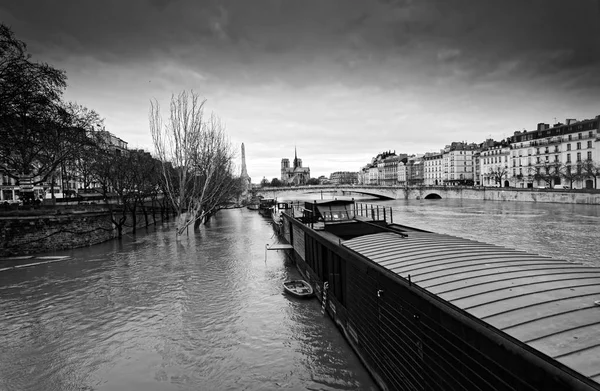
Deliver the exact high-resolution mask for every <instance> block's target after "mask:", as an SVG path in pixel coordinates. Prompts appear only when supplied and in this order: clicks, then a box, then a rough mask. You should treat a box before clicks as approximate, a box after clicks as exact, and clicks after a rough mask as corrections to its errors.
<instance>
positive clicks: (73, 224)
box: [0, 205, 162, 258]
mask: <svg viewBox="0 0 600 391" xmlns="http://www.w3.org/2000/svg"><path fill="white" fill-rule="evenodd" d="M121 219H123V213H122V210H120V209H119V208H113V207H112V206H104V205H85V206H72V207H54V208H40V209H30V210H15V211H10V212H6V213H3V214H2V215H0V257H4V258H6V257H15V256H21V255H28V254H36V253H46V252H52V251H59V250H66V249H72V248H79V247H87V246H91V245H95V244H99V243H102V242H105V241H108V240H111V239H114V238H116V237H118V236H119V229H118V227H117V225H116V224H115V221H117V222H119V221H120V220H121ZM159 221H162V218H161V215H160V213H154V214H152V213H151V212H150V213H148V211H147V213H146V214H143V213H138V214H136V215H135V216H133V215H131V214H129V213H128V214H126V220H125V221H124V222H123V223H122V227H121V231H122V232H121V234H126V233H130V232H133V231H134V230H136V229H139V228H142V227H146V226H149V225H153V224H155V223H156V222H159Z"/></svg>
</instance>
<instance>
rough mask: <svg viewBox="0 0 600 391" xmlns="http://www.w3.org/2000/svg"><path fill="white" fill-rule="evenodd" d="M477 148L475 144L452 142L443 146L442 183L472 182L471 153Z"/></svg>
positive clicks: (464, 183)
mask: <svg viewBox="0 0 600 391" xmlns="http://www.w3.org/2000/svg"><path fill="white" fill-rule="evenodd" d="M478 150H479V147H478V146H477V144H474V143H471V144H467V143H465V142H454V143H452V144H450V145H446V147H445V148H444V155H443V164H444V184H446V185H469V184H471V185H472V184H473V180H474V173H475V170H474V167H473V155H474V153H475V152H476V151H478Z"/></svg>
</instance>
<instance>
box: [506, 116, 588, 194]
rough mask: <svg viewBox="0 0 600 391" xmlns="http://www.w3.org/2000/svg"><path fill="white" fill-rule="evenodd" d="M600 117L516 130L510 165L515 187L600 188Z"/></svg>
mask: <svg viewBox="0 0 600 391" xmlns="http://www.w3.org/2000/svg"><path fill="white" fill-rule="evenodd" d="M599 125H600V116H596V117H595V118H594V119H586V120H582V121H577V120H575V119H567V120H566V121H565V123H560V122H559V123H557V124H554V125H553V126H550V125H549V124H544V123H540V124H538V126H537V129H536V130H533V131H522V132H515V133H514V135H513V136H512V137H511V139H510V142H511V144H510V149H511V155H510V167H511V176H512V182H513V183H514V186H515V187H519V188H527V187H530V188H531V187H555V186H556V185H560V186H567V187H572V188H588V189H593V188H597V186H598V185H597V180H596V179H597V177H598V174H599V172H598V171H599V170H600V167H599V165H600V156H599V155H598V148H599V146H600V132H599Z"/></svg>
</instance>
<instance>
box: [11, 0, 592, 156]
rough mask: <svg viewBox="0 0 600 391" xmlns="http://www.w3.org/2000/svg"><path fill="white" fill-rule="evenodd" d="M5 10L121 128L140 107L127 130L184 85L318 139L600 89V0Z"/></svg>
mask: <svg viewBox="0 0 600 391" xmlns="http://www.w3.org/2000/svg"><path fill="white" fill-rule="evenodd" d="M0 18H1V21H2V22H4V23H7V24H8V25H10V26H11V27H12V29H13V30H14V32H15V34H16V35H17V37H19V38H20V39H22V40H24V41H25V42H27V43H28V44H29V46H30V49H31V52H32V53H33V55H34V58H35V59H37V60H42V61H48V62H49V63H51V64H56V65H57V66H58V67H60V68H64V69H67V75H68V77H69V82H70V87H69V91H73V94H76V93H77V94H86V93H87V94H89V95H88V97H89V98H91V99H96V100H92V102H97V103H98V104H99V105H100V107H94V108H96V109H98V110H99V111H101V112H102V108H105V110H106V112H103V115H105V116H106V117H107V122H108V123H109V124H110V125H111V126H115V127H118V126H121V125H120V124H121V123H124V122H125V121H126V119H127V118H132V117H130V116H133V114H131V113H138V114H136V115H137V117H136V119H135V121H137V122H135V123H134V124H133V122H132V124H130V125H128V127H126V129H128V130H129V129H141V128H143V123H144V122H145V121H146V114H147V107H146V106H147V101H148V99H149V98H150V97H153V96H157V95H158V96H159V97H160V96H169V94H170V93H171V92H177V90H179V89H182V88H195V89H197V90H201V91H203V93H206V94H207V98H209V102H215V105H216V106H217V108H218V109H220V112H221V113H223V115H225V118H235V120H232V121H231V124H232V127H233V129H234V130H233V131H234V132H235V129H247V127H246V126H245V124H252V125H251V127H252V129H253V130H255V131H257V132H258V131H260V130H261V129H271V131H272V132H276V131H277V129H278V128H282V129H286V131H290V132H307V133H308V132H309V131H310V132H313V133H311V134H313V135H314V136H312V137H322V135H323V134H333V135H336V137H338V136H339V135H340V134H343V133H344V132H345V131H346V130H348V129H354V130H355V131H357V132H358V131H359V130H356V129H358V128H360V127H361V126H362V127H364V128H367V129H368V132H370V133H372V134H376V132H377V131H380V132H381V133H382V134H383V133H384V131H383V130H382V129H385V130H386V132H390V133H389V134H390V135H393V134H400V132H397V131H395V130H397V129H402V131H403V132H404V133H402V134H409V133H411V131H412V132H413V133H415V134H416V135H419V137H427V135H428V133H426V132H421V126H422V123H423V122H426V121H428V120H429V118H428V117H427V115H425V114H423V113H427V114H429V113H431V112H435V113H436V116H439V117H440V120H439V121H437V125H438V126H439V128H440V129H441V131H443V132H447V133H452V132H458V131H461V129H463V128H469V127H473V128H474V129H476V130H477V131H480V129H479V126H481V125H480V124H481V123H482V121H481V117H480V116H479V115H482V116H483V115H484V114H479V113H492V112H494V113H499V114H500V115H499V116H498V117H503V118H506V117H508V116H509V115H508V114H510V115H512V116H515V115H516V114H514V112H515V111H516V110H521V109H522V108H523V102H524V101H527V102H528V103H527V108H528V110H532V111H534V112H535V115H536V116H538V117H539V116H541V115H542V113H545V112H546V111H554V112H559V111H573V112H575V111H577V110H579V112H581V111H583V110H584V108H585V112H587V110H589V109H588V107H590V104H591V103H589V102H598V101H599V99H600V96H599V95H598V94H599V92H598V91H600V89H599V87H600V72H598V69H600V1H599V0H577V1H564V0H505V1H498V0H475V1H473V0H381V1H370V0H327V1H323V0H302V1H292V0H289V1H288V0H283V1H281V0H252V1H239V0H202V1H196V0H177V1H168V0H128V1H117V0H104V1H92V0H62V1H60V2H49V1H42V0H39V1H32V0H21V1H7V2H2V3H1V4H0ZM150 80H151V83H150ZM160 94H166V95H160ZM133 101H135V102H136V103H135V107H134V106H131V105H132V103H131V102H133ZM313 101H314V102H316V104H313ZM107 102H108V103H107ZM284 102H286V103H285V104H284ZM363 106H364V107H365V108H364V109H362V107H363ZM217 111H219V110H217ZM473 113H478V114H477V115H475V114H473ZM557 115H558V113H556V114H554V115H553V116H557ZM564 115H576V113H565V114H564ZM577 115H578V114H577ZM587 115H588V116H592V115H594V113H588V114H587ZM490 116H491V115H490ZM486 117H487V116H486ZM115 118H116V119H115ZM140 118H141V119H140ZM467 118H468V119H469V120H467ZM471 118H472V119H471ZM399 119H402V120H399ZM518 119H519V120H520V119H523V121H525V123H521V124H520V125H519V127H520V128H522V127H526V126H529V125H530V124H535V123H537V122H539V121H542V120H543V119H542V118H535V119H533V120H529V119H526V118H525V116H524V115H521V117H520V118H513V121H515V122H517V120H518ZM111 121H112V122H111ZM131 121H133V120H131ZM486 123H487V122H486ZM140 124H141V125H140ZM489 126H490V129H488V130H487V131H492V128H493V129H501V128H502V127H503V126H505V125H504V123H499V122H495V123H493V124H491V125H489ZM328 129H330V130H328ZM331 129H335V131H334V130H331ZM390 129H391V130H390ZM132 131H133V130H132ZM142 131H143V132H144V133H145V132H146V131H145V129H144V130H139V132H140V133H141V132H142ZM360 131H361V132H364V129H362V130H360ZM509 132H510V130H509ZM266 134H267V135H268V137H265V143H267V142H268V139H269V138H272V137H271V135H272V133H266ZM385 134H386V135H387V134H388V133H385ZM452 134H455V133H452ZM468 138H469V137H467V136H463V137H461V139H468ZM307 139H310V137H307ZM421 141H422V140H421V139H417V138H415V139H414V140H413V142H415V143H416V142H419V143H421ZM448 141H453V140H448ZM472 141H480V140H472ZM246 145H247V146H248V145H250V144H249V143H248V144H246ZM265 145H266V144H265ZM441 147H443V145H439V146H437V147H435V148H433V149H438V148H441ZM315 148H316V147H315ZM265 149H266V150H269V149H271V150H273V149H274V148H273V146H266V147H265ZM397 149H400V146H397ZM415 152H423V151H422V150H421V151H415ZM275 166H277V164H275Z"/></svg>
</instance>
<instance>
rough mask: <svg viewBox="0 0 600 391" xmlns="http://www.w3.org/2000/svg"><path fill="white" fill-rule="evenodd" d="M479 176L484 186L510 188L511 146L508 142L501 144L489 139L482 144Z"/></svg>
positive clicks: (501, 142)
mask: <svg viewBox="0 0 600 391" xmlns="http://www.w3.org/2000/svg"><path fill="white" fill-rule="evenodd" d="M479 175H480V176H479V178H478V180H479V183H480V184H481V185H482V186H491V187H509V186H510V179H511V177H512V175H511V171H510V144H509V142H508V141H507V140H504V141H500V142H499V141H494V140H491V139H488V140H486V141H485V142H484V143H482V144H481V150H480V151H479ZM476 178H477V177H476Z"/></svg>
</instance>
